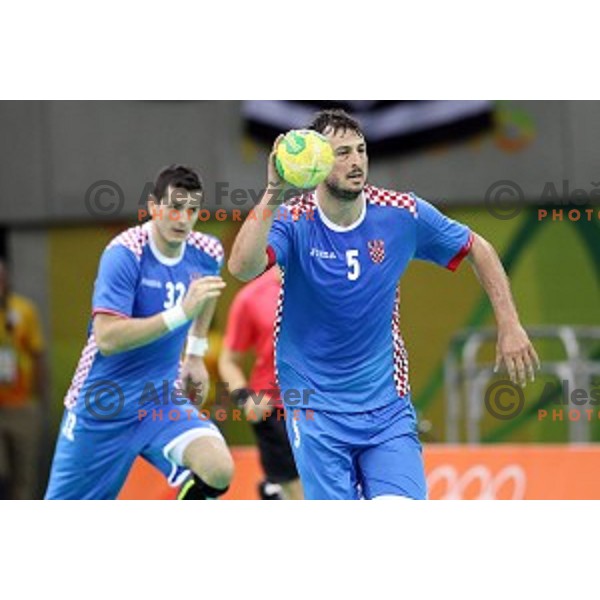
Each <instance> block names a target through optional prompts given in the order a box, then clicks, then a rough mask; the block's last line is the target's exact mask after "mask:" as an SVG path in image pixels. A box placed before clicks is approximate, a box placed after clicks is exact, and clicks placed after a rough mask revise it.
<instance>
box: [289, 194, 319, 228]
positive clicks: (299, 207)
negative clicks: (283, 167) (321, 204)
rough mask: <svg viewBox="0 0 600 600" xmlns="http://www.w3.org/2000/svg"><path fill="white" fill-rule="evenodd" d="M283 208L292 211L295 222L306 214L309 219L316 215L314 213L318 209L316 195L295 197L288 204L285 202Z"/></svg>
mask: <svg viewBox="0 0 600 600" xmlns="http://www.w3.org/2000/svg"><path fill="white" fill-rule="evenodd" d="M283 206H284V207H285V208H287V209H288V210H289V211H290V214H291V215H292V219H293V220H294V221H298V220H299V219H300V217H301V216H302V215H305V214H306V215H307V217H309V215H312V214H314V211H315V209H316V208H317V204H316V202H315V193H314V192H307V193H306V194H301V195H300V196H294V197H293V198H290V200H288V201H287V202H284V204H283ZM309 218H310V217H309Z"/></svg>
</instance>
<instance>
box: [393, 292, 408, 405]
mask: <svg viewBox="0 0 600 600" xmlns="http://www.w3.org/2000/svg"><path fill="white" fill-rule="evenodd" d="M392 339H393V342H394V383H395V384H396V391H397V392H398V396H400V397H402V396H406V394H408V393H409V392H410V385H409V383H408V352H407V351H406V347H405V346H404V340H403V339H402V334H401V333H400V288H398V290H397V291H396V305H395V306H394V313H393V315H392Z"/></svg>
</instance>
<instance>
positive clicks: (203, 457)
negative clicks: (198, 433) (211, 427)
mask: <svg viewBox="0 0 600 600" xmlns="http://www.w3.org/2000/svg"><path fill="white" fill-rule="evenodd" d="M184 462H185V464H186V466H188V467H189V468H190V469H191V470H192V471H193V472H194V473H195V474H196V475H197V476H198V477H200V478H201V479H202V480H203V481H205V482H206V483H207V484H208V485H210V486H212V487H214V488H218V489H224V488H226V487H228V486H229V484H230V483H231V479H232V478H233V471H234V464H233V458H232V456H231V453H230V452H229V449H228V448H227V445H226V444H225V442H224V441H222V440H220V439H214V438H213V439H209V438H200V439H198V440H194V442H192V443H191V444H190V445H189V447H188V448H187V449H186V451H185V454H184Z"/></svg>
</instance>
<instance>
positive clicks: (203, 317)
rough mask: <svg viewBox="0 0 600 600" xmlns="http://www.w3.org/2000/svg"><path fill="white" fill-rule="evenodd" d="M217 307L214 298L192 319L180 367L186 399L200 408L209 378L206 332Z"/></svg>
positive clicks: (204, 397) (206, 393) (203, 401)
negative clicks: (191, 398) (206, 356)
mask: <svg viewBox="0 0 600 600" xmlns="http://www.w3.org/2000/svg"><path fill="white" fill-rule="evenodd" d="M216 307H217V300H216V298H215V299H213V300H209V301H208V302H207V303H206V306H205V307H204V309H203V310H202V312H201V313H200V314H199V315H198V316H197V317H196V318H195V319H194V321H193V323H192V325H191V327H190V331H189V334H188V339H187V343H186V349H185V355H184V359H183V363H182V365H181V382H182V384H183V389H184V390H185V393H186V395H187V396H188V397H193V398H194V400H195V401H196V402H198V404H199V405H200V406H201V405H203V404H204V403H205V402H206V398H207V395H208V389H209V386H210V376H209V373H208V369H207V368H206V364H205V362H204V355H205V354H206V352H207V351H208V331H209V329H210V324H211V322H212V319H213V316H214V314H215V309H216Z"/></svg>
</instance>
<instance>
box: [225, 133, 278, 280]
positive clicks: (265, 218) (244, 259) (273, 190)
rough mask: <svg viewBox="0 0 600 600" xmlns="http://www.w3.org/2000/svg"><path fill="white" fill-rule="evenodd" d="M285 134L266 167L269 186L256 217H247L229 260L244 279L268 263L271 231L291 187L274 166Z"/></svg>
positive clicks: (235, 274) (234, 272)
mask: <svg viewBox="0 0 600 600" xmlns="http://www.w3.org/2000/svg"><path fill="white" fill-rule="evenodd" d="M282 137H283V136H279V137H278V138H277V139H276V140H275V143H274V144H273V149H272V151H271V154H270V155H269V164H268V169H267V186H266V188H265V192H264V194H263V195H262V198H261V199H260V202H259V203H258V205H257V206H256V208H255V209H254V211H255V215H254V217H255V218H247V219H246V221H245V222H244V224H243V225H242V227H241V229H240V231H239V232H238V234H237V236H236V238H235V241H234V243H233V248H232V250H231V256H230V257H229V261H228V263H227V267H228V269H229V272H230V273H231V274H232V275H233V276H234V277H236V278H237V279H240V280H241V281H250V280H251V279H254V278H255V277H257V276H258V275H260V274H261V273H262V272H263V271H264V270H265V269H266V268H267V264H268V258H267V252H266V251H267V245H268V242H267V240H268V236H269V231H270V230H271V225H272V224H273V219H274V218H275V213H276V212H277V208H278V206H279V205H280V204H281V203H282V202H283V201H284V199H285V192H286V191H287V190H288V189H289V187H288V186H287V184H286V183H285V181H283V179H282V178H281V177H280V176H279V173H278V172H277V168H276V167H275V149H276V148H277V145H278V144H279V141H280V140H281V138H282Z"/></svg>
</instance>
